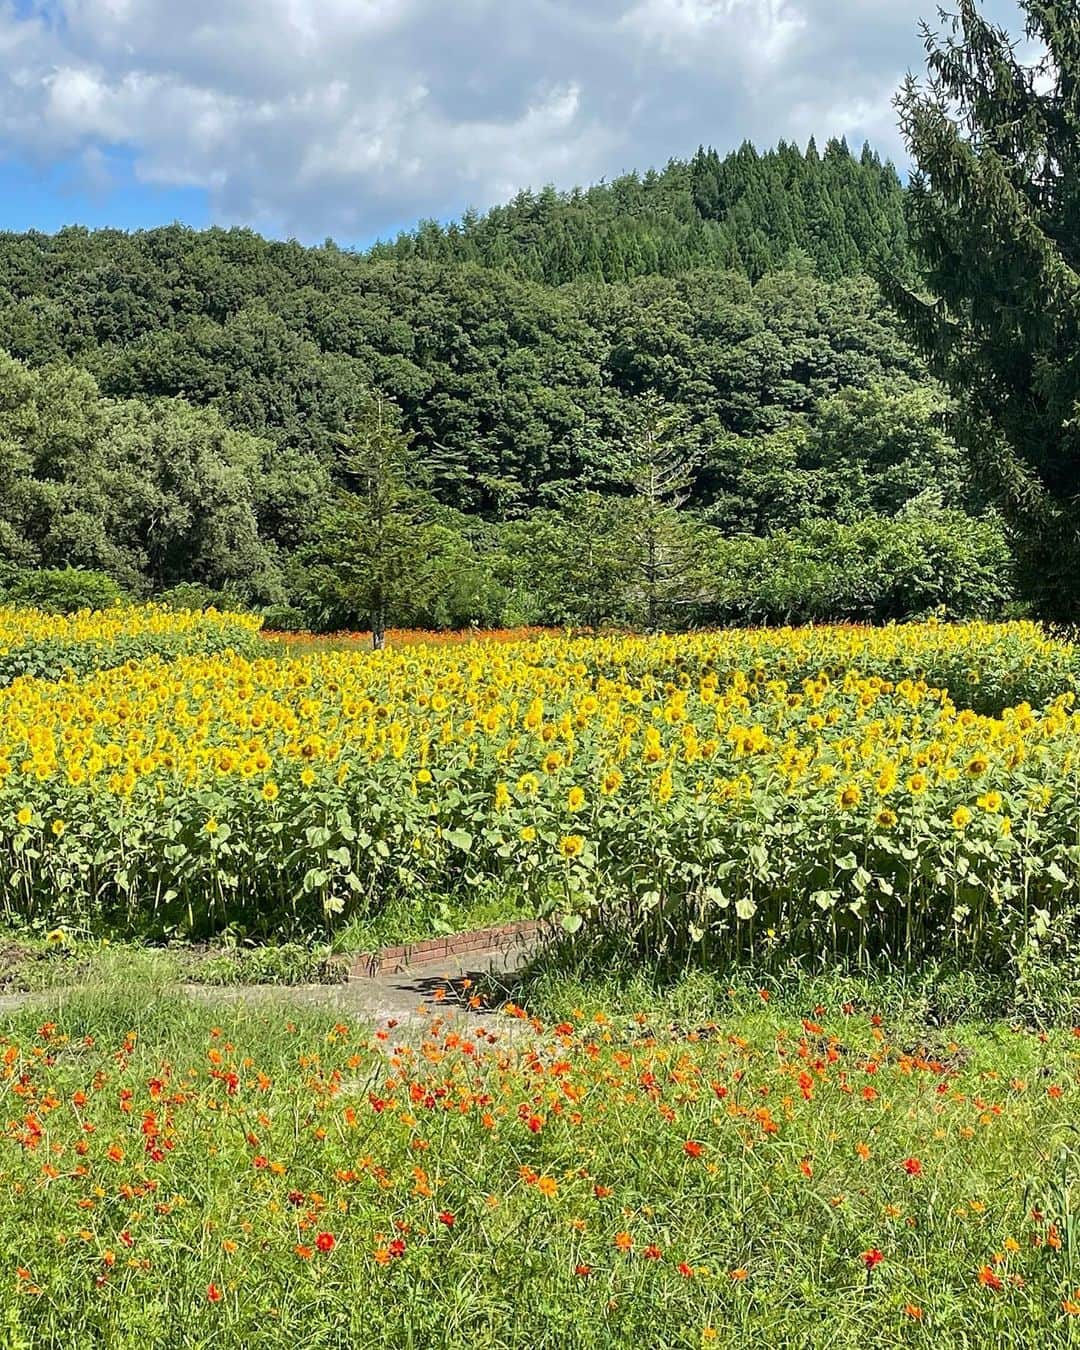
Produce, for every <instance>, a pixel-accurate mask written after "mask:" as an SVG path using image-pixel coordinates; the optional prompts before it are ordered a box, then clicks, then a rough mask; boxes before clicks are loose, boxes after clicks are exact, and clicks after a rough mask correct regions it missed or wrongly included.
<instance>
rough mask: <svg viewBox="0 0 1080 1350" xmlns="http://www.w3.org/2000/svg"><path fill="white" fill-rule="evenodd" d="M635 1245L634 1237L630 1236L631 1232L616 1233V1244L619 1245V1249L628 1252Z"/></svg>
mask: <svg viewBox="0 0 1080 1350" xmlns="http://www.w3.org/2000/svg"><path fill="white" fill-rule="evenodd" d="M633 1245H634V1239H633V1238H632V1237H631V1236H630V1234H629V1233H616V1234H615V1246H616V1247H618V1249H619V1251H621V1252H628V1251H630V1249H631V1248H632V1247H633Z"/></svg>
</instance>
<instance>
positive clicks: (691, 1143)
mask: <svg viewBox="0 0 1080 1350" xmlns="http://www.w3.org/2000/svg"><path fill="white" fill-rule="evenodd" d="M703 1151H704V1146H703V1145H702V1144H699V1143H698V1141H697V1140H696V1139H688V1140H687V1141H686V1143H685V1144H683V1152H684V1153H685V1154H686V1155H687V1156H688V1157H690V1158H700V1157H701V1155H702V1153H703Z"/></svg>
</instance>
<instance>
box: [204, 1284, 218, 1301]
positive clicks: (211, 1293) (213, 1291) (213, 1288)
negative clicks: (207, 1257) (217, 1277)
mask: <svg viewBox="0 0 1080 1350" xmlns="http://www.w3.org/2000/svg"><path fill="white" fill-rule="evenodd" d="M206 1297H207V1299H208V1300H209V1301H210V1302H211V1303H220V1302H221V1298H222V1294H221V1290H220V1289H219V1288H218V1287H217V1285H216V1284H212V1283H211V1284H208V1285H207V1286H206Z"/></svg>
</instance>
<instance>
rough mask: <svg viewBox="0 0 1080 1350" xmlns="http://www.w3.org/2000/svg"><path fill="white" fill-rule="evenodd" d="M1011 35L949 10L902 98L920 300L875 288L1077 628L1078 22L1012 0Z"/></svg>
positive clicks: (1049, 599)
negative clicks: (1015, 30)
mask: <svg viewBox="0 0 1080 1350" xmlns="http://www.w3.org/2000/svg"><path fill="white" fill-rule="evenodd" d="M1020 3H1021V8H1022V9H1023V11H1024V12H1025V14H1026V16H1027V24H1026V29H1027V37H1028V39H1029V41H1030V42H1031V43H1032V44H1033V45H1034V46H1035V47H1036V48H1037V49H1041V50H1042V53H1043V54H1042V55H1041V56H1040V57H1038V58H1037V59H1035V60H1034V61H1031V62H1029V63H1025V62H1024V61H1023V60H1022V59H1021V57H1020V55H1019V54H1018V48H1017V45H1016V44H1014V43H1013V42H1012V41H1011V40H1010V37H1009V35H1008V34H1007V33H1006V32H1005V31H1004V30H1003V29H1002V28H1000V27H998V26H997V25H996V24H994V23H992V22H991V21H990V20H989V19H988V18H986V17H985V16H984V15H983V14H982V13H981V12H980V7H979V4H978V3H977V0H958V10H959V12H958V13H957V15H956V16H955V17H953V18H950V17H949V16H947V15H946V14H944V12H942V14H941V19H942V23H943V24H944V33H943V34H942V35H937V34H935V33H932V32H931V31H930V30H929V29H928V28H924V36H925V41H926V48H927V57H928V61H927V64H928V72H929V74H928V78H927V79H926V80H925V81H924V82H919V81H917V80H916V79H915V78H913V77H909V79H908V80H907V82H906V83H905V85H904V87H903V89H902V90H901V92H900V94H899V95H898V98H897V106H898V109H899V112H900V118H901V126H902V129H903V131H904V134H905V136H906V139H907V142H908V145H909V147H910V149H911V153H912V156H913V158H914V160H915V162H916V164H917V170H916V172H915V173H914V175H913V177H912V183H911V190H910V196H909V203H908V216H909V226H910V231H911V235H912V239H913V243H914V246H915V250H916V253H917V256H918V258H919V260H920V261H921V263H922V265H923V268H924V271H925V283H926V289H927V291H928V292H929V294H918V293H916V292H915V291H914V290H913V289H912V288H909V287H905V286H903V285H901V284H900V283H899V282H898V281H897V280H896V278H895V277H892V278H886V284H887V289H888V291H889V294H890V296H891V298H892V299H893V301H894V303H895V304H896V306H897V308H898V309H899V311H900V313H901V315H902V317H903V318H904V319H905V320H906V322H907V325H908V327H909V329H910V332H911V334H912V335H913V337H914V338H915V339H916V341H917V342H918V343H919V345H920V346H921V347H922V348H923V349H924V351H925V352H926V353H927V355H928V357H929V359H930V361H931V364H932V366H933V368H934V370H935V372H936V373H937V374H938V375H940V376H941V378H942V379H943V380H944V381H945V382H946V383H947V384H948V385H949V386H950V388H951V389H952V390H953V391H954V393H955V394H956V396H957V398H958V399H959V400H960V403H961V407H962V418H961V421H960V428H959V429H960V432H961V435H962V438H963V440H964V441H965V443H966V444H967V446H968V448H969V450H970V452H971V453H972V456H973V459H974V462H975V463H976V465H977V466H978V468H979V469H980V470H981V472H982V474H983V476H984V477H985V478H986V479H987V480H988V482H990V483H991V484H992V485H993V487H994V489H995V491H996V494H997V496H998V497H999V499H1000V500H1001V502H1002V504H1003V507H1004V508H1005V510H1006V511H1007V513H1008V516H1009V518H1010V519H1011V521H1012V523H1013V525H1014V526H1015V527H1016V528H1017V530H1018V532H1019V534H1020V537H1021V540H1022V541H1023V543H1024V545H1025V548H1024V552H1025V556H1026V560H1027V563H1028V575H1029V579H1030V581H1031V584H1032V593H1033V595H1034V596H1035V598H1036V599H1037V600H1038V601H1039V602H1040V603H1041V604H1042V605H1043V606H1044V607H1045V608H1046V609H1047V611H1048V612H1050V613H1052V614H1055V615H1058V616H1060V617H1069V618H1075V617H1076V616H1077V614H1080V574H1078V572H1077V563H1078V559H1080V518H1078V510H1077V504H1078V500H1080V420H1078V417H1077V414H1078V411H1080V365H1078V363H1077V360H1076V352H1077V349H1078V347H1080V13H1078V10H1077V6H1076V2H1075V0H1020Z"/></svg>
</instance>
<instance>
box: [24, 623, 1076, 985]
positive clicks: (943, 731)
mask: <svg viewBox="0 0 1080 1350" xmlns="http://www.w3.org/2000/svg"><path fill="white" fill-rule="evenodd" d="M121 614H122V612H120V611H118V612H116V613H115V614H114V613H109V614H107V615H103V616H96V617H95V616H89V617H88V616H83V617H82V618H80V619H78V620H76V621H75V624H74V628H75V629H76V632H81V631H82V629H81V628H80V625H82V627H83V628H85V629H88V630H90V631H96V632H97V633H98V638H97V640H99V641H105V640H106V639H105V637H104V636H103V635H104V634H106V633H107V634H110V637H109V638H108V639H107V640H110V641H113V642H115V643H116V644H117V646H118V648H119V649H120V650H125V649H126V648H125V646H124V644H125V641H126V638H125V632H128V633H130V634H131V635H132V636H131V640H132V641H137V640H140V639H141V638H142V637H143V636H145V634H146V632H147V630H148V629H149V632H150V636H151V638H153V637H154V636H155V635H156V633H157V632H158V631H159V630H160V629H161V626H162V625H167V623H168V622H169V621H170V620H177V616H169V618H166V616H164V615H162V614H156V615H155V614H154V613H153V612H150V613H149V614H147V613H146V612H140V611H136V612H134V614H132V615H130V617H129V619H128V622H129V623H130V625H131V627H130V629H128V630H125V629H124V628H123V619H122V617H121ZM57 622H60V621H57ZM177 622H178V627H177V628H176V629H175V630H174V636H178V639H179V640H182V641H183V642H189V641H195V640H201V639H202V638H205V637H207V636H208V635H209V637H210V640H209V641H208V643H207V645H208V646H209V647H212V648H217V647H221V648H222V649H220V650H210V651H207V652H201V653H199V654H174V655H173V656H172V659H166V658H165V656H164V655H162V654H161V653H160V652H154V651H153V649H152V648H151V654H150V655H147V656H145V657H144V658H143V659H141V660H126V661H125V662H124V664H122V665H116V666H113V667H111V668H107V669H101V670H94V671H91V672H90V673H88V674H85V675H82V676H76V675H73V674H71V675H68V676H66V677H65V678H63V679H61V680H58V681H52V682H50V681H45V680H40V679H33V678H19V679H16V680H14V681H13V682H12V683H10V684H9V685H8V686H7V687H6V688H3V689H0V903H2V904H3V906H4V909H5V910H6V913H7V916H8V918H9V919H11V920H18V921H26V920H30V921H56V920H63V921H67V922H74V923H78V924H82V925H85V926H88V927H94V926H98V925H100V924H102V923H109V924H115V923H117V922H120V923H122V924H125V925H128V926H130V927H132V928H135V929H141V930H143V931H146V930H148V929H154V928H158V929H163V928H164V927H166V926H169V927H173V928H175V927H177V926H179V927H180V928H182V929H184V930H186V931H191V932H202V933H207V932H213V931H219V930H220V929H222V928H223V927H224V926H226V925H228V924H237V923H238V924H242V925H243V926H244V927H245V928H246V929H247V930H248V931H252V932H258V931H263V932H269V931H281V930H282V929H283V928H286V929H290V930H294V931H302V930H305V929H308V930H311V929H314V928H316V927H322V928H323V929H326V928H332V927H333V926H334V925H336V924H339V923H341V922H344V921H346V920H347V919H348V918H349V916H351V915H356V914H365V913H370V912H372V911H373V910H377V909H378V907H379V906H380V905H382V904H385V902H386V900H387V898H388V897H390V896H393V895H400V894H403V893H405V894H407V893H413V892H415V893H418V894H419V893H422V892H425V891H432V890H435V891H437V892H438V893H440V894H442V895H449V896H451V897H452V896H453V895H455V894H464V893H466V892H468V893H472V892H473V891H475V890H476V888H477V887H481V886H488V885H493V886H505V887H512V888H514V889H515V891H516V892H517V893H519V894H524V895H525V897H527V899H528V900H529V901H530V903H532V904H534V905H535V907H536V909H537V911H538V912H540V913H555V914H559V915H561V916H562V918H563V922H564V923H565V925H566V926H567V927H568V928H569V929H570V930H571V931H574V930H575V929H576V928H577V927H578V926H579V925H580V924H581V923H582V922H583V921H585V920H587V919H589V918H591V917H596V916H597V915H599V916H601V917H602V919H603V921H604V923H605V925H606V926H609V927H610V926H611V925H625V927H626V928H627V930H628V931H632V932H636V933H643V932H644V933H648V934H649V935H650V936H651V937H653V938H659V939H661V940H664V941H675V942H678V943H682V944H686V945H688V946H692V945H694V944H698V943H703V944H706V945H707V946H708V947H709V948H710V949H711V950H712V951H713V952H714V953H715V955H717V956H718V957H727V956H735V955H738V954H740V953H741V952H744V951H746V950H753V949H756V948H758V947H759V946H761V944H763V943H767V942H772V943H776V942H781V943H782V944H783V946H784V948H785V950H787V951H791V952H798V951H803V950H806V951H815V952H819V953H820V952H836V953H844V954H848V955H852V954H853V955H855V956H857V957H861V956H863V955H866V956H870V955H873V954H875V953H882V952H883V953H886V954H887V955H889V956H890V957H892V958H893V959H896V960H904V961H909V960H917V959H918V958H919V957H920V956H921V955H922V954H924V953H925V952H927V951H933V952H935V953H942V952H947V953H953V954H955V955H956V956H957V957H958V958H959V959H961V960H966V959H968V958H976V959H978V960H980V961H983V962H986V963H989V964H991V965H993V964H999V963H1000V962H1002V961H1003V960H1008V959H1010V958H1011V956H1012V955H1013V954H1015V952H1016V951H1017V950H1019V949H1020V947H1022V946H1023V945H1024V944H1025V943H1028V942H1029V941H1030V940H1031V939H1033V938H1034V939H1035V940H1038V939H1039V938H1040V936H1042V935H1043V934H1045V933H1048V932H1051V931H1060V929H1061V924H1062V923H1063V922H1065V923H1067V922H1068V916H1069V915H1070V913H1071V910H1072V907H1073V906H1074V904H1075V903H1076V898H1077V891H1078V886H1080V811H1078V795H1080V712H1077V711H1075V710H1074V692H1073V687H1072V686H1073V684H1074V676H1073V670H1074V668H1075V664H1076V654H1075V650H1074V648H1073V647H1072V646H1071V645H1069V644H1067V643H1064V642H1058V641H1054V640H1050V639H1048V638H1047V637H1046V636H1045V634H1044V633H1043V632H1042V630H1041V629H1039V628H1037V627H1035V626H1033V625H1027V624H1013V625H964V626H948V625H935V624H925V625H908V626H898V627H892V628H886V629H877V630H869V629H857V628H821V629H804V630H787V631H783V630H774V631H763V632H736V633H729V632H714V633H701V634H691V635H687V636H681V637H664V638H645V637H632V636H625V635H620V636H601V637H560V636H558V635H549V634H545V635H540V636H537V637H529V638H526V639H524V640H521V641H518V642H509V643H500V642H488V641H478V642H473V643H467V644H463V645H456V646H455V645H433V646H430V647H426V646H411V647H403V648H400V649H390V650H387V651H383V652H375V653H373V652H354V651H346V652H323V653H319V652H316V653H309V654H307V655H304V656H303V657H299V658H289V656H288V654H287V652H283V650H282V649H281V648H279V647H277V648H271V645H270V644H266V643H264V644H262V646H261V648H260V647H256V646H255V645H254V644H256V643H258V642H259V639H258V638H257V636H256V633H255V629H254V627H253V626H251V625H250V624H247V626H245V621H243V620H240V619H234V618H231V617H229V616H214V615H206V616H187V617H186V618H185V617H184V616H180V618H179V620H178V621H177ZM141 624H142V625H145V627H142V628H140V625H141ZM95 625H96V626H97V627H96V628H95ZM117 625H119V627H117ZM237 633H238V634H239V636H240V638H241V641H239V642H235V643H232V644H231V645H228V646H224V643H225V642H226V641H227V639H228V638H230V637H231V636H233V635H234V634H237ZM9 641H10V639H9ZM260 651H262V652H263V653H265V654H258V653H259V652H260ZM957 689H959V690H960V691H961V692H960V694H959V695H958V694H957V692H956V691H957ZM972 703H977V704H978V706H979V707H980V708H981V709H982V711H976V710H975V709H974V708H973V707H971V706H967V705H970V704H972ZM1006 704H1007V705H1008V706H1006ZM989 708H993V709H994V710H995V713H996V715H991V714H990V712H989V711H987V709H989Z"/></svg>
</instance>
